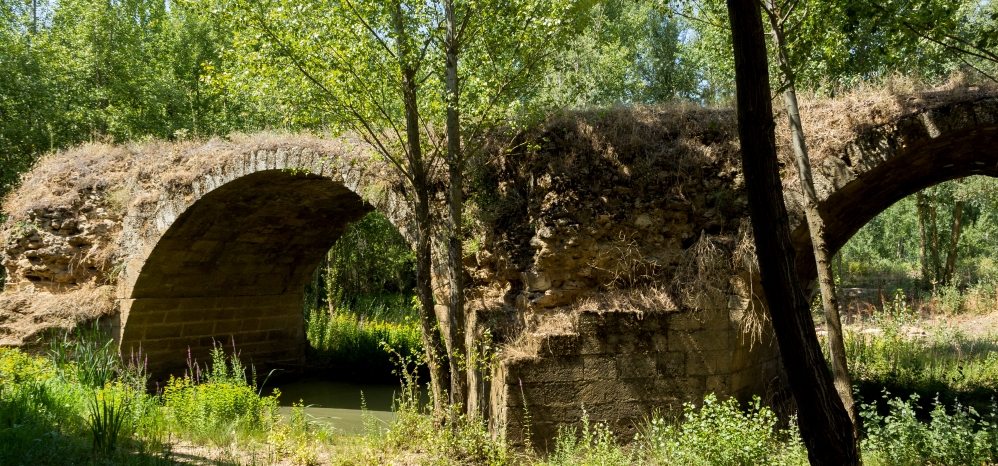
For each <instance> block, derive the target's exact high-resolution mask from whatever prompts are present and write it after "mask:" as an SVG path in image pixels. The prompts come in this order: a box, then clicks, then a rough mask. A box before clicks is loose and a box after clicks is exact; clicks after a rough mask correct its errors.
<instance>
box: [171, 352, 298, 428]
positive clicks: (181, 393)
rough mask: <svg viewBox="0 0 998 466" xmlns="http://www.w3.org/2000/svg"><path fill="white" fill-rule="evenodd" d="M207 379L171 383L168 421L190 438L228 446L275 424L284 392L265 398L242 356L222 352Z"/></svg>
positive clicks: (188, 377) (207, 370)
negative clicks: (249, 375)
mask: <svg viewBox="0 0 998 466" xmlns="http://www.w3.org/2000/svg"><path fill="white" fill-rule="evenodd" d="M201 374H202V373H201V372H195V373H193V374H192V373H189V374H188V375H186V376H184V377H181V378H176V377H171V378H170V380H169V382H168V383H167V385H166V387H165V388H164V390H163V405H164V407H165V408H166V411H167V419H168V420H169V422H170V423H171V425H172V426H173V427H172V428H173V429H175V430H176V431H177V432H181V433H182V435H183V436H184V437H186V438H191V439H197V440H211V441H213V442H215V443H217V444H219V445H224V444H228V443H230V442H231V441H232V440H233V439H236V438H239V437H241V436H247V435H253V434H257V433H259V432H262V431H266V430H268V429H269V428H270V427H271V426H272V425H273V424H274V422H275V418H276V416H277V413H276V411H277V399H278V397H279V396H280V392H278V391H276V390H275V392H274V394H273V395H271V396H265V397H261V396H259V395H258V394H257V390H256V387H255V385H253V384H251V383H250V382H248V381H247V379H246V374H244V373H243V371H242V366H241V365H240V363H239V360H238V358H237V357H236V356H234V355H233V356H227V355H226V354H225V352H224V351H223V350H222V348H221V347H217V346H216V347H215V348H214V349H213V350H212V352H211V364H210V365H206V368H205V371H204V372H203V374H204V378H203V380H201Z"/></svg>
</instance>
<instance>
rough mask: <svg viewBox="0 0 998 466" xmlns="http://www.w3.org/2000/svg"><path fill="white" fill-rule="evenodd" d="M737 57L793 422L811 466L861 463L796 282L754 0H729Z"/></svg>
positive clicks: (752, 197) (763, 262)
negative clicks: (792, 403) (792, 400)
mask: <svg viewBox="0 0 998 466" xmlns="http://www.w3.org/2000/svg"><path fill="white" fill-rule="evenodd" d="M727 4H728V14H729V18H730V21H731V30H732V41H733V44H734V55H735V82H736V90H737V102H738V134H739V138H740V140H741V149H742V168H743V172H744V174H745V190H746V193H747V195H748V201H749V209H750V211H751V214H752V215H751V218H752V229H753V232H754V234H755V243H756V250H757V255H758V258H759V268H760V271H761V278H762V285H763V291H764V292H765V295H766V301H767V303H768V305H769V306H768V307H769V312H770V314H771V316H772V321H773V330H774V332H775V334H776V339H777V342H778V343H779V346H780V353H781V355H782V361H783V366H784V368H785V369H786V375H787V380H788V382H789V384H790V389H791V390H792V391H793V394H794V398H795V399H796V400H797V407H798V410H799V415H798V418H797V420H798V424H799V425H800V431H801V436H802V437H803V439H804V443H805V444H806V445H807V448H808V456H809V458H810V461H811V464H814V465H835V466H842V465H854V464H859V453H858V450H857V448H856V441H855V437H854V436H853V428H852V423H851V422H849V415H848V414H847V413H846V411H845V408H844V407H843V406H842V400H841V399H840V398H839V397H838V395H837V394H836V393H835V388H834V385H833V382H832V376H831V374H830V373H829V371H828V366H827V365H826V364H825V358H824V356H822V354H821V349H820V346H819V344H818V337H817V334H816V333H815V330H814V321H813V320H812V319H811V311H810V305H809V303H808V301H807V299H806V298H805V296H804V290H803V288H802V287H801V284H800V283H799V282H798V280H799V277H798V275H797V270H796V267H795V266H794V259H793V257H794V249H793V244H792V243H791V242H790V227H789V225H788V224H787V210H786V205H785V204H784V202H783V189H782V185H781V183H780V172H779V166H778V162H777V158H776V142H775V138H774V133H773V131H774V124H773V108H772V101H771V95H770V89H769V69H768V64H767V59H766V42H765V33H764V31H763V27H762V17H761V13H760V11H759V10H760V9H759V3H758V1H757V0H727Z"/></svg>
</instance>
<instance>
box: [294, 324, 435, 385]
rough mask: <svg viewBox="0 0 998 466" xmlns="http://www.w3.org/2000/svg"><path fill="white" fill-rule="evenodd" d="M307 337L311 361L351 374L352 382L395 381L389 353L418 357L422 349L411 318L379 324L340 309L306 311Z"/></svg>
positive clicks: (417, 329) (416, 329)
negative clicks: (335, 310)
mask: <svg viewBox="0 0 998 466" xmlns="http://www.w3.org/2000/svg"><path fill="white" fill-rule="evenodd" d="M306 335H307V336H308V341H309V345H310V346H311V348H312V355H311V359H312V361H313V362H316V363H319V364H322V365H328V366H332V367H335V368H336V369H337V370H339V371H342V372H344V373H350V374H351V375H352V376H353V379H354V380H357V379H358V378H360V379H366V380H385V381H391V380H394V378H392V377H391V374H392V373H393V370H394V369H395V362H394V360H393V358H392V354H391V352H392V351H396V352H399V353H401V354H403V355H418V354H422V347H423V346H422V340H421V336H420V330H419V327H418V326H417V324H416V322H415V320H414V319H412V318H408V319H405V320H402V321H401V322H392V321H382V320H374V319H366V318H363V317H361V316H357V315H355V314H353V313H351V312H347V311H342V310H341V311H337V312H333V313H330V312H328V311H325V310H312V311H311V312H309V315H308V318H307V320H306Z"/></svg>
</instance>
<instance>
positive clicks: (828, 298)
mask: <svg viewBox="0 0 998 466" xmlns="http://www.w3.org/2000/svg"><path fill="white" fill-rule="evenodd" d="M765 2H766V11H767V13H768V16H769V22H770V25H771V26H772V28H773V31H772V32H773V33H772V37H773V45H774V46H775V49H776V56H777V62H778V63H779V65H780V69H781V70H782V72H783V76H784V77H785V78H786V80H787V83H786V90H785V91H784V92H783V100H784V102H785V104H786V106H787V118H788V119H789V120H790V131H791V133H792V134H793V149H794V156H795V159H796V161H797V171H798V173H799V174H800V179H801V180H800V184H801V191H803V192H802V194H803V195H804V214H805V216H806V217H807V226H808V230H809V231H810V234H811V245H812V246H813V249H814V260H815V263H816V266H817V272H818V287H819V288H820V290H821V305H822V308H823V309H824V310H825V325H826V327H827V328H828V348H829V353H830V354H831V359H832V374H833V375H834V378H835V390H836V391H837V392H838V393H839V397H840V398H842V404H843V405H845V409H846V412H847V413H848V414H849V419H850V420H851V421H852V423H853V426H857V424H858V421H859V416H858V412H857V410H856V402H855V401H854V400H853V397H852V377H850V376H849V368H848V365H847V361H846V346H845V343H844V341H843V336H842V320H841V319H840V318H839V302H838V301H839V300H838V296H836V290H835V278H834V277H833V276H832V267H831V261H830V260H829V256H830V252H829V250H828V245H827V244H826V243H825V221H824V219H822V218H821V213H820V212H819V211H818V192H817V191H816V190H815V189H814V177H813V175H812V174H811V159H810V157H809V156H808V153H807V142H806V140H805V138H804V127H803V125H801V119H800V106H799V105H798V104H797V88H796V79H795V76H794V71H793V68H792V66H791V65H790V57H789V56H788V54H787V43H786V38H785V37H784V36H783V24H782V23H781V22H780V14H779V11H778V10H777V7H776V2H775V1H773V0H765ZM853 433H854V434H858V430H855V427H854V432H853Z"/></svg>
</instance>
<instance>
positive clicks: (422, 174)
mask: <svg viewBox="0 0 998 466" xmlns="http://www.w3.org/2000/svg"><path fill="white" fill-rule="evenodd" d="M392 6H393V9H392V26H393V28H394V29H395V33H396V37H397V39H398V40H399V53H398V59H399V68H400V69H401V71H402V76H401V77H402V101H403V103H404V105H405V129H406V145H407V146H408V149H409V150H408V153H407V155H406V158H407V163H408V166H409V170H410V173H411V176H412V188H413V191H414V194H415V198H416V199H415V201H416V202H415V206H414V207H415V214H416V294H417V295H418V296H419V303H420V306H419V323H420V327H421V329H422V332H421V333H422V340H423V348H424V351H425V353H426V354H425V356H426V365H427V366H428V367H429V369H430V392H431V395H432V397H433V412H434V414H435V415H436V416H437V417H438V418H441V417H442V416H443V415H444V405H443V403H444V400H446V399H447V389H446V388H445V387H446V386H447V384H448V383H449V382H448V378H447V373H446V372H445V371H444V369H443V365H444V364H445V362H444V358H445V356H446V352H445V351H444V348H443V345H442V343H441V339H440V334H439V326H438V325H437V320H436V313H435V312H434V311H433V288H432V283H431V277H432V265H431V264H432V263H431V250H430V238H431V235H432V231H431V227H432V224H431V221H430V182H429V176H428V173H427V167H428V164H427V163H425V161H424V160H423V147H422V137H421V133H420V127H419V106H418V102H417V100H416V96H417V90H418V86H419V84H418V81H417V78H416V70H415V69H414V68H413V65H412V62H411V61H410V57H411V50H409V47H408V41H407V39H406V37H405V36H406V32H405V24H404V22H403V21H404V20H403V12H402V5H401V3H399V2H398V1H396V2H395V3H394V5H392Z"/></svg>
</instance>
